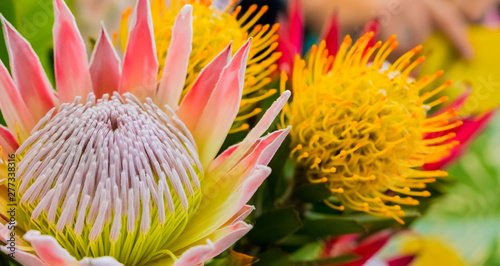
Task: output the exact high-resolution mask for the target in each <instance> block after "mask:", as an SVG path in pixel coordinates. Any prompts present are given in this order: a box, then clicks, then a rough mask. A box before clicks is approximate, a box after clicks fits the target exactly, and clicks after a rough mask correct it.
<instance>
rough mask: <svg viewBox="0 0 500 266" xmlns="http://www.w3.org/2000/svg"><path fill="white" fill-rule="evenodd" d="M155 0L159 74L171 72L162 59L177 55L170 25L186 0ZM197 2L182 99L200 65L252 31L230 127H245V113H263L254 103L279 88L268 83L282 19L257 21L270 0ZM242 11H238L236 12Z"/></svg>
mask: <svg viewBox="0 0 500 266" xmlns="http://www.w3.org/2000/svg"><path fill="white" fill-rule="evenodd" d="M168 2H169V3H168V4H166V1H165V0H152V1H151V11H152V17H153V29H154V31H153V32H154V36H155V39H156V52H157V57H158V61H159V62H160V66H159V69H158V70H159V71H158V77H159V78H161V77H162V75H176V74H169V73H166V72H165V71H164V70H163V67H164V66H163V62H166V61H165V59H167V60H168V61H171V60H176V55H175V53H176V51H175V50H170V49H171V48H169V47H172V46H171V45H170V44H171V42H172V40H173V37H175V36H173V35H172V34H171V29H172V27H173V25H174V19H175V16H176V15H177V13H178V12H179V10H180V8H181V7H182V6H183V5H184V3H185V0H172V1H168ZM189 2H190V4H191V5H192V6H193V32H194V36H193V45H192V51H191V56H190V57H189V61H188V62H187V63H188V65H187V69H188V71H187V76H186V82H185V83H184V89H183V92H182V95H181V99H182V98H183V97H184V95H185V94H186V93H187V92H188V91H189V90H190V89H191V88H192V87H193V85H194V82H195V80H196V79H197V77H198V76H199V75H200V72H201V70H202V69H203V68H204V67H205V66H206V65H207V64H208V63H209V62H211V61H212V60H213V59H214V58H215V57H216V56H217V55H218V54H219V51H220V50H222V49H223V48H224V47H225V46H226V45H227V44H228V43H229V42H232V45H233V47H234V48H235V49H239V48H240V47H242V46H243V45H244V44H245V42H246V41H247V39H248V38H249V37H252V38H253V40H252V47H251V48H250V51H249V59H248V61H247V69H246V75H245V82H244V86H243V93H242V100H241V106H240V109H239V112H238V116H237V118H236V119H235V121H234V124H233V126H232V129H231V133H234V132H238V131H242V130H247V129H248V127H249V125H248V124H247V123H246V121H247V119H248V118H250V117H253V116H255V115H257V114H259V113H260V112H261V111H262V110H261V109H260V108H258V107H256V105H258V103H259V102H261V101H262V100H264V99H266V98H268V97H270V96H272V95H273V94H275V93H276V89H269V88H268V87H269V86H268V85H269V83H270V82H271V81H272V78H271V74H273V73H274V72H275V71H276V70H277V68H278V67H277V64H276V61H277V60H278V58H279V57H280V55H281V53H278V52H275V50H276V47H277V46H278V43H277V40H278V35H277V34H276V32H277V30H278V24H275V25H259V24H256V23H257V21H258V20H259V19H260V18H261V17H262V15H264V13H266V11H267V10H268V6H266V5H264V6H262V7H260V8H259V7H258V6H257V5H252V6H250V8H249V9H248V10H247V11H246V12H244V13H241V6H236V7H235V3H236V1H231V0H214V1H209V0H194V1H189ZM130 14H131V12H130V10H128V11H126V12H125V13H124V14H123V17H122V25H121V30H120V34H119V40H120V43H121V46H122V48H123V49H124V48H125V46H126V44H127V42H128V38H129V34H128V30H127V29H128V24H129V23H130V22H129V21H130V19H129V16H130ZM239 15H241V16H240V17H238V16H239Z"/></svg>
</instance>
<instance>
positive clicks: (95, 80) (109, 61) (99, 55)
mask: <svg viewBox="0 0 500 266" xmlns="http://www.w3.org/2000/svg"><path fill="white" fill-rule="evenodd" d="M90 77H91V78H92V86H93V88H94V94H95V95H96V97H97V98H98V99H99V98H101V97H102V95H104V94H109V95H112V94H113V92H114V91H118V85H119V82H120V78H121V66H120V57H119V56H118V54H117V52H116V50H115V48H114V47H113V44H112V42H111V39H110V37H109V35H108V33H107V32H106V29H105V27H104V24H102V26H101V34H100V35H99V38H98V39H97V42H96V45H95V48H94V51H93V53H92V56H91V58H90Z"/></svg>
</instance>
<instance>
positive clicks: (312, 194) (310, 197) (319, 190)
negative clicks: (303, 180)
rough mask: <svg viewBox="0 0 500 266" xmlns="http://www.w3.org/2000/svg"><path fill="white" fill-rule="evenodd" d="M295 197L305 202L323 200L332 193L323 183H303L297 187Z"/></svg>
mask: <svg viewBox="0 0 500 266" xmlns="http://www.w3.org/2000/svg"><path fill="white" fill-rule="evenodd" d="M295 193H296V195H297V197H299V198H300V199H301V200H303V201H306V202H323V201H324V200H325V199H328V197H330V196H331V195H332V193H331V192H330V190H328V188H326V186H325V184H323V183H320V184H305V185H302V186H300V187H298V188H297V191H296V192H295Z"/></svg>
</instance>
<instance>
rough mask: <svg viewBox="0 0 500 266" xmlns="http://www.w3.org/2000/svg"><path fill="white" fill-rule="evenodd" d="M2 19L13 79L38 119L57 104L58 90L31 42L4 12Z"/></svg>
mask: <svg viewBox="0 0 500 266" xmlns="http://www.w3.org/2000/svg"><path fill="white" fill-rule="evenodd" d="M1 20H2V26H3V32H4V37H5V43H6V45H7V50H8V52H9V60H10V67H11V72H12V79H13V82H14V84H15V87H16V88H17V91H18V92H19V94H20V95H21V97H22V99H23V101H24V102H25V104H26V107H27V108H28V109H29V111H30V113H31V116H33V118H35V119H36V120H38V119H40V118H42V117H43V116H44V115H45V113H46V112H47V111H48V110H50V109H51V108H52V107H54V105H55V102H56V99H55V95H54V90H53V89H52V85H51V84H50V82H49V80H48V78H47V75H46V74H45V71H44V70H43V67H42V64H41V63H40V60H39V59H38V56H37V55H36V53H35V51H34V50H33V48H32V47H31V45H30V44H29V42H28V41H27V40H26V39H25V38H24V37H22V36H21V34H19V32H18V31H17V30H16V29H14V27H12V25H11V24H10V23H9V22H8V21H7V20H6V19H5V18H4V17H3V16H2V17H1ZM26 77H29V78H26Z"/></svg>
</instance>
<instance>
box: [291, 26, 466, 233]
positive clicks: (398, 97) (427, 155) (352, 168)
mask: <svg viewBox="0 0 500 266" xmlns="http://www.w3.org/2000/svg"><path fill="white" fill-rule="evenodd" d="M372 38H373V33H367V34H365V35H364V36H362V37H361V38H359V39H358V40H357V41H356V43H355V44H354V45H351V39H350V37H349V36H347V37H346V38H345V39H344V41H343V43H342V44H341V46H340V48H339V52H338V53H337V55H336V56H335V57H333V56H328V52H327V51H325V42H322V43H321V45H320V46H319V47H316V46H313V48H312V49H311V54H310V56H309V59H308V61H307V63H306V61H303V60H300V58H299V57H297V59H296V61H295V66H294V68H293V71H294V72H293V78H292V87H293V91H294V97H293V100H292V102H291V103H290V104H289V105H288V106H287V107H285V112H284V113H285V115H284V117H283V120H284V121H285V120H287V121H289V123H290V125H291V126H292V127H293V129H292V131H291V133H290V135H291V145H292V148H293V150H292V154H291V155H292V157H293V158H294V159H295V161H296V162H297V163H298V165H300V166H301V167H300V170H299V171H304V172H305V176H307V179H308V181H309V182H312V183H324V184H325V185H326V186H327V187H328V188H329V190H330V191H331V192H332V195H333V196H335V198H336V199H337V201H338V202H339V203H340V205H337V204H334V203H332V202H331V201H330V200H328V201H326V202H325V203H326V204H328V205H330V206H331V207H333V208H336V209H339V210H343V209H344V206H345V207H349V208H350V209H353V210H356V211H362V212H367V213H370V214H373V215H377V216H383V217H393V218H394V219H396V220H398V221H399V222H401V223H403V221H402V220H401V218H400V217H401V216H404V215H405V212H404V211H403V210H402V208H401V205H417V204H418V203H419V202H418V200H416V199H415V198H414V196H429V195H430V193H429V192H428V191H425V190H423V189H425V187H426V184H427V183H430V182H434V181H435V177H439V176H445V175H446V172H444V171H440V170H436V171H423V170H420V167H421V166H422V165H424V164H425V163H430V162H436V161H439V160H440V159H441V158H442V157H445V156H447V155H448V154H449V150H450V149H451V148H452V147H453V146H455V145H456V144H457V143H456V141H453V142H446V141H447V140H449V139H450V138H453V137H454V136H455V135H454V134H447V135H444V136H439V137H434V136H433V135H430V133H434V132H441V131H446V130H449V129H452V128H455V127H457V126H459V125H461V124H462V122H461V121H458V120H456V119H455V117H456V112H455V111H454V109H448V110H447V111H445V112H443V113H441V114H440V115H438V116H434V117H430V118H428V117H427V113H428V111H429V110H430V109H431V108H432V107H434V106H436V105H438V104H440V103H443V102H445V101H446V97H442V98H439V99H438V100H434V101H430V102H429V101H428V99H430V98H431V97H432V96H433V95H435V94H436V93H438V92H439V91H441V90H443V89H444V88H446V87H447V86H449V85H450V82H447V83H445V84H443V85H441V86H440V87H438V88H436V89H434V90H432V91H431V92H428V93H424V94H422V95H420V92H421V90H422V89H423V88H424V87H426V86H427V84H429V82H431V81H432V80H434V79H435V78H436V77H438V76H440V75H442V72H438V73H436V74H435V75H433V76H428V77H425V78H422V79H420V80H414V79H412V78H411V77H410V76H409V75H410V72H411V71H412V70H413V69H415V67H416V66H417V65H418V64H420V63H421V62H422V61H423V60H424V58H423V57H419V58H418V59H416V60H412V57H414V56H415V54H416V53H417V52H418V51H419V50H420V49H421V46H418V47H416V48H415V49H413V50H411V51H410V52H408V53H406V54H405V55H403V56H402V57H401V58H399V59H398V60H397V61H396V62H395V63H394V64H390V65H388V66H387V65H386V66H385V69H383V66H384V62H385V59H386V58H387V56H388V55H389V54H390V53H391V51H392V50H393V49H395V48H396V46H397V42H396V40H395V37H394V36H393V37H391V38H390V39H389V40H388V41H387V42H385V43H384V44H382V43H381V42H377V43H376V44H375V45H374V46H373V47H371V48H369V49H368V50H367V49H366V46H367V45H368V43H369V42H370V40H371V39H372ZM372 55H374V58H373V62H371V63H368V62H369V61H370V58H371V57H372Z"/></svg>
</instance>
